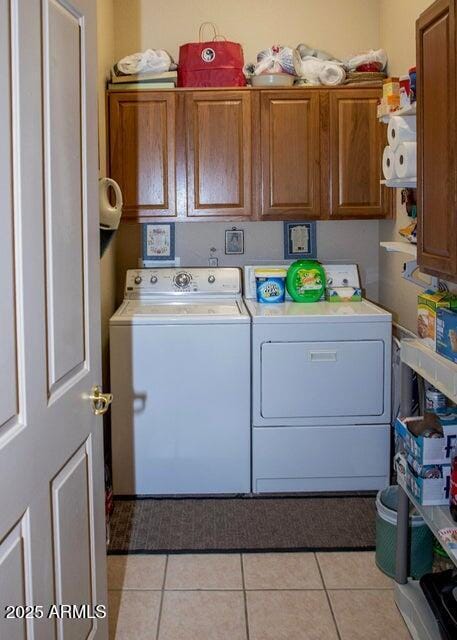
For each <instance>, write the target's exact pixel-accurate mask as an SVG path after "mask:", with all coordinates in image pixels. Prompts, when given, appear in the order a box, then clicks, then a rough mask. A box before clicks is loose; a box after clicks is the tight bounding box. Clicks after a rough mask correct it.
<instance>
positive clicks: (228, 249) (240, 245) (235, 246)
mask: <svg viewBox="0 0 457 640" xmlns="http://www.w3.org/2000/svg"><path fill="white" fill-rule="evenodd" d="M243 253H244V231H243V229H236V228H233V229H226V231H225V255H227V256H234V255H241V254H243Z"/></svg>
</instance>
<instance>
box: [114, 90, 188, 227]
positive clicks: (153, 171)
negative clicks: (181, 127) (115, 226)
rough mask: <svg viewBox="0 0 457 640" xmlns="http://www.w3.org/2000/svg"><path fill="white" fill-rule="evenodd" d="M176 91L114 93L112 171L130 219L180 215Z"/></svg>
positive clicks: (125, 211) (126, 215)
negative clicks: (176, 141)
mask: <svg viewBox="0 0 457 640" xmlns="http://www.w3.org/2000/svg"><path fill="white" fill-rule="evenodd" d="M175 101H176V98H175V95H174V94H173V93H171V92H159V91H157V92H149V91H145V92H142V93H140V92H136V93H127V92H124V93H120V92H119V93H111V94H110V95H109V118H110V136H109V137H110V168H111V176H112V177H113V178H114V180H116V181H117V182H118V183H119V185H120V187H121V189H122V194H123V200H124V216H125V217H127V218H142V217H154V216H167V217H168V216H170V217H173V216H176V204H175V203H176V184H175V171H176V168H175V164H176V153H175V111H176V104H175Z"/></svg>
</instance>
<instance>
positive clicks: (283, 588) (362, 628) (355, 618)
mask: <svg viewBox="0 0 457 640" xmlns="http://www.w3.org/2000/svg"><path fill="white" fill-rule="evenodd" d="M108 588H109V630H110V640H409V639H410V635H409V633H408V630H407V628H406V626H405V624H404V622H403V619H402V617H401V616H400V614H399V613H398V611H397V608H396V606H395V603H394V599H393V590H392V588H393V583H392V580H390V579H389V578H387V577H386V576H385V575H384V574H383V573H381V572H380V571H379V570H378V569H377V567H376V565H375V562H374V554H373V553H339V552H338V553H337V552H333V553H316V554H314V553H261V554H257V553H256V554H242V555H240V554H203V555H170V556H159V555H126V556H109V557H108Z"/></svg>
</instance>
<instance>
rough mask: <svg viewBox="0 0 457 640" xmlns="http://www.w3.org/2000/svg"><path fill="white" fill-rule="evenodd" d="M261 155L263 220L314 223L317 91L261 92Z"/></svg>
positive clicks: (317, 177) (317, 186) (317, 205)
mask: <svg viewBox="0 0 457 640" xmlns="http://www.w3.org/2000/svg"><path fill="white" fill-rule="evenodd" d="M260 154H261V192H262V196H261V211H262V217H263V218H264V219H265V218H270V217H274V218H278V217H285V218H318V217H319V215H320V164H319V162H320V150H319V93H318V91H316V90H311V91H306V90H300V89H295V90H291V91H284V90H283V91H262V93H261V97H260Z"/></svg>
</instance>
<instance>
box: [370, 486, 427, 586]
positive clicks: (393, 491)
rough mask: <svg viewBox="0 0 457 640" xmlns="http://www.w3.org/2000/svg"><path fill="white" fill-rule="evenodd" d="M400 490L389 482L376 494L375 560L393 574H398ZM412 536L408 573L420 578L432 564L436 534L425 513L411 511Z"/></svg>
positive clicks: (384, 569) (410, 532) (383, 569)
mask: <svg viewBox="0 0 457 640" xmlns="http://www.w3.org/2000/svg"><path fill="white" fill-rule="evenodd" d="M398 490H399V488H398V486H397V485H395V486H390V487H387V488H386V489H383V490H382V491H378V494H377V496H376V511H377V514H376V564H377V566H378V567H379V569H381V571H383V572H384V573H385V574H387V575H388V576H390V577H391V578H395V556H396V548H397V505H398ZM409 539H410V556H409V566H408V575H409V576H410V577H411V578H414V579H415V580H419V578H421V577H422V576H423V575H424V574H425V573H430V571H431V570H432V564H433V540H434V536H433V534H432V532H431V531H430V529H429V528H428V527H427V525H426V524H425V522H424V520H423V518H422V516H420V515H414V514H410V516H409Z"/></svg>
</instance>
